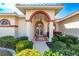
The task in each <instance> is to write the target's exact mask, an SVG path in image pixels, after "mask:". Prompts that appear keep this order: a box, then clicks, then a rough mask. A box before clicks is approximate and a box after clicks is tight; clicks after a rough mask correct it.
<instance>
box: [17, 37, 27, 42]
mask: <svg viewBox="0 0 79 59" xmlns="http://www.w3.org/2000/svg"><path fill="white" fill-rule="evenodd" d="M22 40H28V37H26V36H22V37H20V38H18V40H17V43H18V42H19V41H22Z"/></svg>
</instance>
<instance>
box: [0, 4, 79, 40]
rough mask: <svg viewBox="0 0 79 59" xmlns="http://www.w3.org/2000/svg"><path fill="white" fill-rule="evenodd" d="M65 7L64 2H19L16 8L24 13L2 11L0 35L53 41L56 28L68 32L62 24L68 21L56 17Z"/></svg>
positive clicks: (0, 14) (0, 15)
mask: <svg viewBox="0 0 79 59" xmlns="http://www.w3.org/2000/svg"><path fill="white" fill-rule="evenodd" d="M63 7H64V6H63V5H62V4H17V5H16V8H18V9H19V10H20V11H21V12H22V13H23V14H24V15H18V14H17V13H15V12H4V13H3V12H1V13H0V36H1V37H2V36H7V35H10V36H15V37H16V38H18V37H21V36H27V37H28V38H29V40H31V41H33V40H35V41H51V38H52V37H53V31H54V30H55V31H56V32H59V31H61V32H63V33H64V32H65V33H67V32H66V31H65V28H64V27H63V26H62V24H65V22H68V21H66V20H62V21H59V20H56V19H55V15H56V14H57V13H58V12H59V11H60V10H61V9H62V8H63ZM74 17H75V16H74ZM76 17H78V16H76ZM76 17H75V18H76ZM68 18H69V17H68ZM68 18H67V19H68ZM75 18H74V19H75ZM78 20H79V19H78ZM75 21H76V20H75ZM70 22H71V21H70ZM54 24H55V26H54ZM63 28H64V29H63ZM78 30H79V28H78ZM70 31H71V30H70ZM78 32H79V31H78ZM70 33H71V32H70ZM68 34H69V32H68ZM71 34H72V33H71ZM78 34H79V33H78ZM76 35H77V34H76Z"/></svg>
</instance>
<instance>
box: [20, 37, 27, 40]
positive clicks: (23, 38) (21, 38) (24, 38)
mask: <svg viewBox="0 0 79 59" xmlns="http://www.w3.org/2000/svg"><path fill="white" fill-rule="evenodd" d="M19 40H28V37H26V36H22V37H20V38H19Z"/></svg>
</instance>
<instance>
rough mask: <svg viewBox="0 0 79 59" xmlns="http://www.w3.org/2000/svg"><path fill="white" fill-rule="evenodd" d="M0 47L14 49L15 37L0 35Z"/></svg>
mask: <svg viewBox="0 0 79 59" xmlns="http://www.w3.org/2000/svg"><path fill="white" fill-rule="evenodd" d="M0 47H5V48H12V49H15V47H16V39H15V38H14V37H13V36H4V37H1V38H0Z"/></svg>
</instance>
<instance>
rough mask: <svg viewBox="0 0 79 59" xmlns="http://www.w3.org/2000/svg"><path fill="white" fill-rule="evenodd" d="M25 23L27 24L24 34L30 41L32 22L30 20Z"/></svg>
mask: <svg viewBox="0 0 79 59" xmlns="http://www.w3.org/2000/svg"><path fill="white" fill-rule="evenodd" d="M26 24H27V30H26V31H27V32H26V34H27V37H28V39H29V40H30V41H31V40H32V24H31V22H30V21H28V22H27V23H26Z"/></svg>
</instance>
